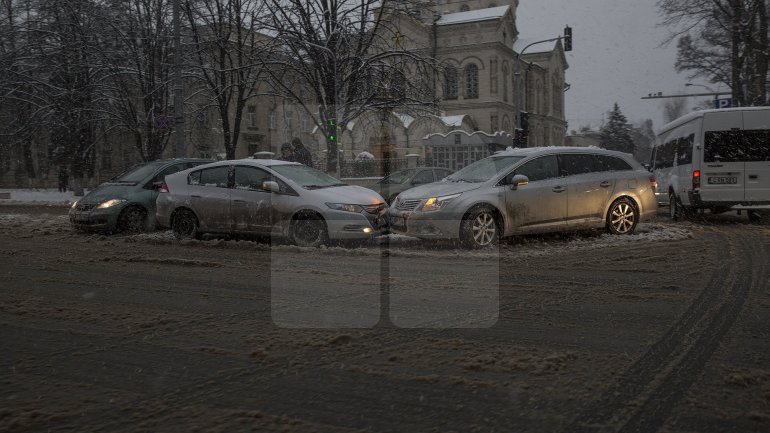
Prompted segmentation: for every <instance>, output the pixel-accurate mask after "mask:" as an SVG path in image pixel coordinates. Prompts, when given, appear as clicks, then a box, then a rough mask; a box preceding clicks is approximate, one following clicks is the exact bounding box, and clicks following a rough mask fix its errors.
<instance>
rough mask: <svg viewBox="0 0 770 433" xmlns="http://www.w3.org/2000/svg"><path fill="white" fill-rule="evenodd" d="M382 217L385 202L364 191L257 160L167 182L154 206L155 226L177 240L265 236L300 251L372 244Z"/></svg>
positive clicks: (209, 167) (185, 174)
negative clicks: (285, 240)
mask: <svg viewBox="0 0 770 433" xmlns="http://www.w3.org/2000/svg"><path fill="white" fill-rule="evenodd" d="M386 210H387V205H386V204H385V201H384V200H383V199H382V197H381V196H380V195H379V194H377V193H375V192H374V191H371V190H369V189H367V188H363V187H360V186H353V185H345V184H343V183H341V182H340V181H339V180H337V179H335V178H333V177H331V176H328V175H326V174H325V173H322V172H320V171H318V170H315V169H313V168H310V167H307V166H304V165H302V164H298V163H294V162H286V161H276V160H258V159H242V160H235V161H221V162H217V163H213V164H207V165H205V166H201V167H196V168H195V169H192V170H187V171H184V172H180V173H177V174H174V175H171V176H168V177H167V178H166V184H165V186H164V189H163V190H161V194H160V195H159V196H158V200H157V218H158V221H159V223H160V224H161V225H163V226H166V227H171V228H172V229H173V230H174V233H175V235H177V237H179V238H189V237H198V236H199V235H200V234H202V233H250V234H269V235H276V236H284V237H289V238H291V239H292V240H293V241H294V242H295V243H297V244H299V245H303V246H317V245H320V244H322V243H324V242H325V241H327V240H345V239H350V240H356V239H357V240H363V239H369V238H371V237H373V236H375V235H377V234H379V233H380V232H381V230H382V229H383V228H384V227H385V223H386V222H387V218H386V215H385V211H386ZM185 215H186V216H187V217H188V219H193V217H194V220H192V221H186V220H184V218H182V216H185ZM185 224H188V225H185ZM188 229H189V230H188Z"/></svg>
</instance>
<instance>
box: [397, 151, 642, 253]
mask: <svg viewBox="0 0 770 433" xmlns="http://www.w3.org/2000/svg"><path fill="white" fill-rule="evenodd" d="M653 187H654V179H652V178H651V176H650V173H649V172H648V171H647V170H645V169H644V167H642V166H641V165H640V164H639V163H638V162H636V161H635V160H634V159H633V158H632V157H631V155H628V154H625V153H620V152H613V151H607V150H602V149H594V148H591V149H587V148H571V147H570V148H567V147H543V148H527V149H513V150H507V151H504V152H498V153H496V154H495V155H492V156H490V157H488V158H485V159H483V160H480V161H477V162H476V163H473V164H471V165H469V166H467V167H465V168H464V169H462V170H460V171H458V172H457V173H455V174H453V175H450V176H448V177H447V178H445V179H443V180H442V181H440V182H436V183H431V184H428V185H423V186H419V187H416V188H413V189H410V190H407V191H405V192H403V193H402V194H400V195H399V196H398V197H397V199H396V201H395V202H394V204H393V206H392V207H391V208H390V210H389V218H390V225H391V230H393V231H394V232H397V233H402V234H406V235H410V236H415V237H419V238H424V239H459V240H460V241H467V243H468V244H469V246H473V247H481V246H486V245H488V244H492V243H494V242H495V241H496V240H497V239H499V238H500V237H505V236H511V235H517V234H528V233H543V232H553V231H566V230H577V229H586V228H603V227H607V228H608V229H611V230H610V231H611V232H615V233H618V234H626V233H630V232H633V230H634V228H635V227H636V224H637V223H638V222H639V221H640V220H641V219H642V218H644V217H646V216H648V215H650V214H652V213H654V212H655V211H656V210H657V203H656V200H655V196H654V190H653ZM617 203H621V204H625V205H624V206H621V208H620V209H615V208H613V205H616V204H617ZM479 209H482V210H486V214H485V215H482V216H483V218H481V217H480V218H481V219H480V220H479V221H477V222H478V223H479V224H477V225H478V227H475V225H474V222H469V221H468V219H469V218H474V217H476V216H477V214H479ZM613 212H614V213H615V214H614V215H612V213H613ZM482 213H483V212H482ZM613 223H617V224H616V227H614V228H616V229H617V230H612V229H613V225H612V224H613ZM474 227H475V228H478V229H479V230H480V231H482V232H485V233H486V234H484V235H483V236H481V238H482V239H481V240H482V242H481V243H480V244H479V243H477V242H473V240H472V239H469V238H473V236H474V233H473V230H475V228H474ZM476 234H478V233H476ZM485 237H486V238H489V239H487V240H485V239H484V238H485Z"/></svg>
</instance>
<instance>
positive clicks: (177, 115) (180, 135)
mask: <svg viewBox="0 0 770 433" xmlns="http://www.w3.org/2000/svg"><path fill="white" fill-rule="evenodd" d="M172 1H173V3H174V7H173V20H174V136H175V141H174V157H176V158H184V157H186V156H187V147H186V146H185V143H184V104H183V100H182V98H183V96H182V90H183V86H182V36H181V24H180V22H179V21H180V19H179V2H180V1H182V0H172Z"/></svg>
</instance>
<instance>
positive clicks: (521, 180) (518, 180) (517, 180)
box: [509, 174, 529, 190]
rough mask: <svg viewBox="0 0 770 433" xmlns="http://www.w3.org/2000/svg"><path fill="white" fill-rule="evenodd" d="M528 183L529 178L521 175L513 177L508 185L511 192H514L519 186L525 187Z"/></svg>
mask: <svg viewBox="0 0 770 433" xmlns="http://www.w3.org/2000/svg"><path fill="white" fill-rule="evenodd" d="M528 183H529V178H528V177H527V176H524V175H523V174H517V175H515V176H513V178H512V179H511V182H510V183H509V185H510V186H511V189H512V190H516V189H518V188H519V185H526V184H528Z"/></svg>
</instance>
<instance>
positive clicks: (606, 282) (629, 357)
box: [0, 202, 770, 433]
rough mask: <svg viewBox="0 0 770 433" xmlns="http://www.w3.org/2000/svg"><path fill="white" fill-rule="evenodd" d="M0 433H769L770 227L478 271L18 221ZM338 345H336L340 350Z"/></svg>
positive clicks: (3, 334) (506, 261) (40, 212)
mask: <svg viewBox="0 0 770 433" xmlns="http://www.w3.org/2000/svg"><path fill="white" fill-rule="evenodd" d="M0 239H1V240H0V275H2V276H3V283H2V284H0V341H2V342H3V350H2V351H0V360H2V365H3V367H4V368H3V369H0V384H2V389H3V393H2V395H3V398H2V399H0V431H3V432H27V431H111V432H134V431H164V432H165V431H179V432H192V431H201V432H209V431H221V432H231V431H239V432H240V431H258V432H287V431H288V432H300V433H303V432H329V433H332V432H333V433H339V432H343V433H347V432H420V433H422V432H433V431H435V432H451V431H454V432H492V431H495V432H497V431H521V432H552V431H554V432H575V431H595V432H609V431H650V432H652V431H664V432H679V433H683V432H693V431H697V432H704V433H709V432H723V431H741V432H760V431H770V409H769V408H770V406H769V405H768V402H770V369H769V368H768V367H767V366H768V365H770V343H768V342H769V341H770V338H769V337H770V320H768V318H769V317H770V287H768V277H770V272H768V265H769V264H770V263H769V262H768V257H770V227H768V226H763V225H753V224H748V223H747V221H746V218H745V215H744V216H741V217H738V216H736V215H720V216H713V217H712V216H706V217H703V218H702V219H699V220H697V221H691V222H685V223H673V222H670V221H669V220H668V219H667V218H665V217H663V216H661V217H659V218H656V219H655V220H653V221H652V222H650V223H647V224H643V225H641V226H640V227H639V230H638V233H637V234H635V235H632V236H609V235H606V234H604V233H601V232H586V233H576V234H568V235H548V236H528V237H517V238H513V239H510V240H506V241H505V242H503V243H502V244H501V246H500V248H499V249H497V250H495V251H473V252H468V251H461V250H457V249H455V248H453V247H452V246H449V245H442V244H428V243H424V242H420V241H415V240H412V239H407V238H404V237H400V236H392V237H391V239H390V244H391V245H390V247H389V248H386V247H385V246H383V245H380V244H379V243H377V242H373V243H371V244H368V245H364V246H360V247H353V246H347V247H339V246H338V247H331V248H321V249H306V248H297V247H293V246H289V245H281V244H276V245H273V246H270V245H268V244H266V243H262V242H257V241H253V240H232V239H224V238H222V239H220V238H209V239H206V240H203V241H184V242H179V241H176V240H174V239H173V236H172V235H171V234H170V233H169V232H167V231H161V232H154V233H145V234H139V235H113V236H105V235H101V234H88V233H78V232H75V231H73V230H72V229H71V228H70V226H69V223H68V220H67V216H66V208H60V207H49V206H35V205H32V204H30V203H29V202H27V203H25V204H23V205H17V206H14V205H11V206H0ZM323 325H326V326H323Z"/></svg>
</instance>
